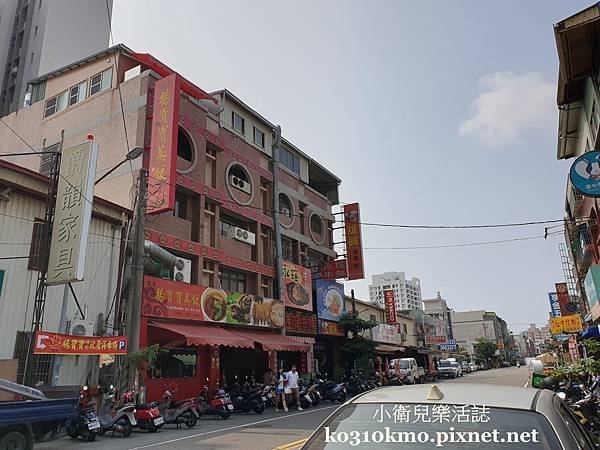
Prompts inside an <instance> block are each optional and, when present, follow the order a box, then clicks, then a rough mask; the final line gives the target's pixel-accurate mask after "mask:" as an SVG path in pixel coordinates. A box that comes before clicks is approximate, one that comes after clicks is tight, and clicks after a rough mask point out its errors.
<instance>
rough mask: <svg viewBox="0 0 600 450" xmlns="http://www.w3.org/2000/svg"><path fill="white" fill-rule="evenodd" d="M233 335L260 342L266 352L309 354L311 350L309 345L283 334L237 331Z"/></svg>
mask: <svg viewBox="0 0 600 450" xmlns="http://www.w3.org/2000/svg"><path fill="white" fill-rule="evenodd" d="M231 333H232V334H237V335H238V336H241V337H244V338H246V339H249V340H251V341H254V342H258V343H259V344H260V345H261V346H262V348H263V350H265V351H269V350H279V351H291V352H307V351H308V350H309V345H307V344H305V343H302V342H298V341H296V340H294V339H291V338H290V337H288V336H282V335H281V334H275V333H269V332H268V331H257V330H246V329H243V330H242V329H239V330H235V331H233V330H231Z"/></svg>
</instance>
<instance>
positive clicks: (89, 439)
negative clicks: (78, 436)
mask: <svg viewBox="0 0 600 450" xmlns="http://www.w3.org/2000/svg"><path fill="white" fill-rule="evenodd" d="M83 438H84V439H85V440H86V441H87V442H94V441H95V440H96V433H94V432H93V431H88V432H87V434H85V435H84V436H83Z"/></svg>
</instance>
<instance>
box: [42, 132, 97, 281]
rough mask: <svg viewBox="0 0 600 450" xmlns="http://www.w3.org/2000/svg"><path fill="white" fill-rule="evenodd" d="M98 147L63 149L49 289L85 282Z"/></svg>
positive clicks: (81, 146)
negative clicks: (55, 286) (50, 287)
mask: <svg viewBox="0 0 600 450" xmlns="http://www.w3.org/2000/svg"><path fill="white" fill-rule="evenodd" d="M97 157H98V144H95V143H93V142H91V141H88V142H85V143H83V144H80V145H76V146H75V147H70V148H66V149H63V151H62V158H61V163H60V172H59V173H60V178H59V180H58V190H57V193H56V206H55V213H54V226H53V228H52V238H51V241H50V254H49V256H48V281H47V284H48V285H55V284H65V283H71V282H74V281H81V280H83V275H84V271H85V253H86V249H87V241H88V232H89V227H90V220H91V217H92V203H91V201H92V199H93V198H94V176H95V174H96V159H97Z"/></svg>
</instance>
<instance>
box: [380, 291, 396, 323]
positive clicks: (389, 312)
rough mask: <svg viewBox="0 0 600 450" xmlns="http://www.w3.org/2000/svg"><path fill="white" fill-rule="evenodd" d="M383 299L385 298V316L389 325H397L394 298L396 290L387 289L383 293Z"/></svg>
mask: <svg viewBox="0 0 600 450" xmlns="http://www.w3.org/2000/svg"><path fill="white" fill-rule="evenodd" d="M383 297H384V298H385V315H386V318H387V323H389V324H392V323H396V299H395V298H394V290H393V289H386V290H385V291H383Z"/></svg>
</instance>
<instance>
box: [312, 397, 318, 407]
mask: <svg viewBox="0 0 600 450" xmlns="http://www.w3.org/2000/svg"><path fill="white" fill-rule="evenodd" d="M311 398H312V404H313V406H317V405H318V404H319V401H320V400H319V396H318V395H313V396H312V397H311Z"/></svg>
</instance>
